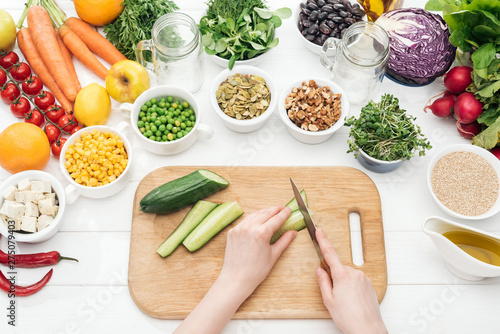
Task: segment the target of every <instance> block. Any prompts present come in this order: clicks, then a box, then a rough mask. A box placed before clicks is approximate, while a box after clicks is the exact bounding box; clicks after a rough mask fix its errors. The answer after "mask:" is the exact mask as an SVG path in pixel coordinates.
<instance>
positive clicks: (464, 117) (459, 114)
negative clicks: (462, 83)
mask: <svg viewBox="0 0 500 334" xmlns="http://www.w3.org/2000/svg"><path fill="white" fill-rule="evenodd" d="M454 112H455V118H456V119H458V121H459V122H462V123H463V124H470V123H472V122H474V121H475V120H476V119H477V118H478V117H479V115H481V113H482V112H483V104H482V103H481V102H479V101H478V100H476V98H475V97H474V94H472V93H468V92H466V93H462V94H460V95H459V96H458V97H457V100H456V101H455V108H454Z"/></svg>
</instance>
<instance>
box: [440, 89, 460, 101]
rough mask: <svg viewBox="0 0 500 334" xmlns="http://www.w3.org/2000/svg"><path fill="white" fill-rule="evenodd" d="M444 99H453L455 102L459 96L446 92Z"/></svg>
mask: <svg viewBox="0 0 500 334" xmlns="http://www.w3.org/2000/svg"><path fill="white" fill-rule="evenodd" d="M443 97H451V98H452V99H453V101H455V100H456V99H457V97H458V95H457V94H455V93H452V92H450V91H449V90H447V91H445V92H444V94H443Z"/></svg>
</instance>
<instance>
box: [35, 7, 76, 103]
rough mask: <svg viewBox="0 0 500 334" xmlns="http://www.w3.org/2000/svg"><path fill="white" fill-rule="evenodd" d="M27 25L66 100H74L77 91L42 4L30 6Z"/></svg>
mask: <svg viewBox="0 0 500 334" xmlns="http://www.w3.org/2000/svg"><path fill="white" fill-rule="evenodd" d="M28 27H29V29H30V35H31V38H32V39H33V43H35V46H36V49H37V50H38V53H39V54H40V56H41V57H42V60H43V62H44V64H45V66H46V67H47V69H48V70H49V73H50V74H51V75H52V77H53V78H54V80H55V81H56V82H57V85H58V86H59V88H60V89H61V91H62V92H63V93H64V95H66V97H67V98H68V100H70V101H74V100H75V98H76V95H77V94H78V92H77V90H76V87H75V85H74V83H73V80H72V79H71V75H70V74H69V70H68V67H67V66H66V62H65V61H64V58H63V56H62V53H61V49H60V48H59V44H58V43H57V38H56V33H55V31H54V28H53V27H52V21H51V19H50V16H49V14H48V13H47V10H45V8H43V7H42V6H32V7H30V8H29V9H28Z"/></svg>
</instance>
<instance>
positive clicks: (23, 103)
mask: <svg viewBox="0 0 500 334" xmlns="http://www.w3.org/2000/svg"><path fill="white" fill-rule="evenodd" d="M30 108H31V104H30V101H28V99H27V98H25V97H24V96H21V97H18V98H17V99H15V100H14V101H12V102H11V103H10V111H11V112H12V114H14V116H16V117H24V115H26V114H27V113H28V112H29V111H30Z"/></svg>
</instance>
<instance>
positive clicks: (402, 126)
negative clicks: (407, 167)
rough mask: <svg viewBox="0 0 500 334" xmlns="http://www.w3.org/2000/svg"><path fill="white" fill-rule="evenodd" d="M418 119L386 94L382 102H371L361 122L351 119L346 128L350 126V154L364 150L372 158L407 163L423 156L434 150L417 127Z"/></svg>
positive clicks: (390, 95) (346, 123)
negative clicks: (415, 154) (417, 154)
mask: <svg viewBox="0 0 500 334" xmlns="http://www.w3.org/2000/svg"><path fill="white" fill-rule="evenodd" d="M415 120H416V118H415V117H413V116H411V115H408V114H406V111H405V110H403V109H401V108H400V107H399V100H398V99H397V98H395V97H394V96H393V95H392V94H384V95H383V96H382V99H381V101H380V102H379V103H376V102H373V100H370V102H368V104H367V105H366V106H364V107H363V108H362V109H361V114H360V116H359V118H358V119H356V118H354V116H353V117H351V118H349V119H348V120H346V122H345V125H346V126H350V127H351V130H350V133H349V134H350V136H351V138H352V139H353V140H348V141H347V143H348V144H349V149H348V151H347V153H350V152H356V154H355V156H356V158H357V157H358V153H357V152H358V151H359V150H363V152H365V153H366V154H368V155H369V156H370V157H372V158H375V159H379V160H383V161H394V160H399V159H402V160H408V159H410V158H411V157H413V154H414V152H416V151H418V152H419V155H420V156H423V155H425V150H429V149H431V148H432V146H431V145H430V143H429V141H428V140H427V139H426V138H425V137H424V135H423V134H422V132H421V130H420V127H419V126H418V125H416V124H414V121H415Z"/></svg>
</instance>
